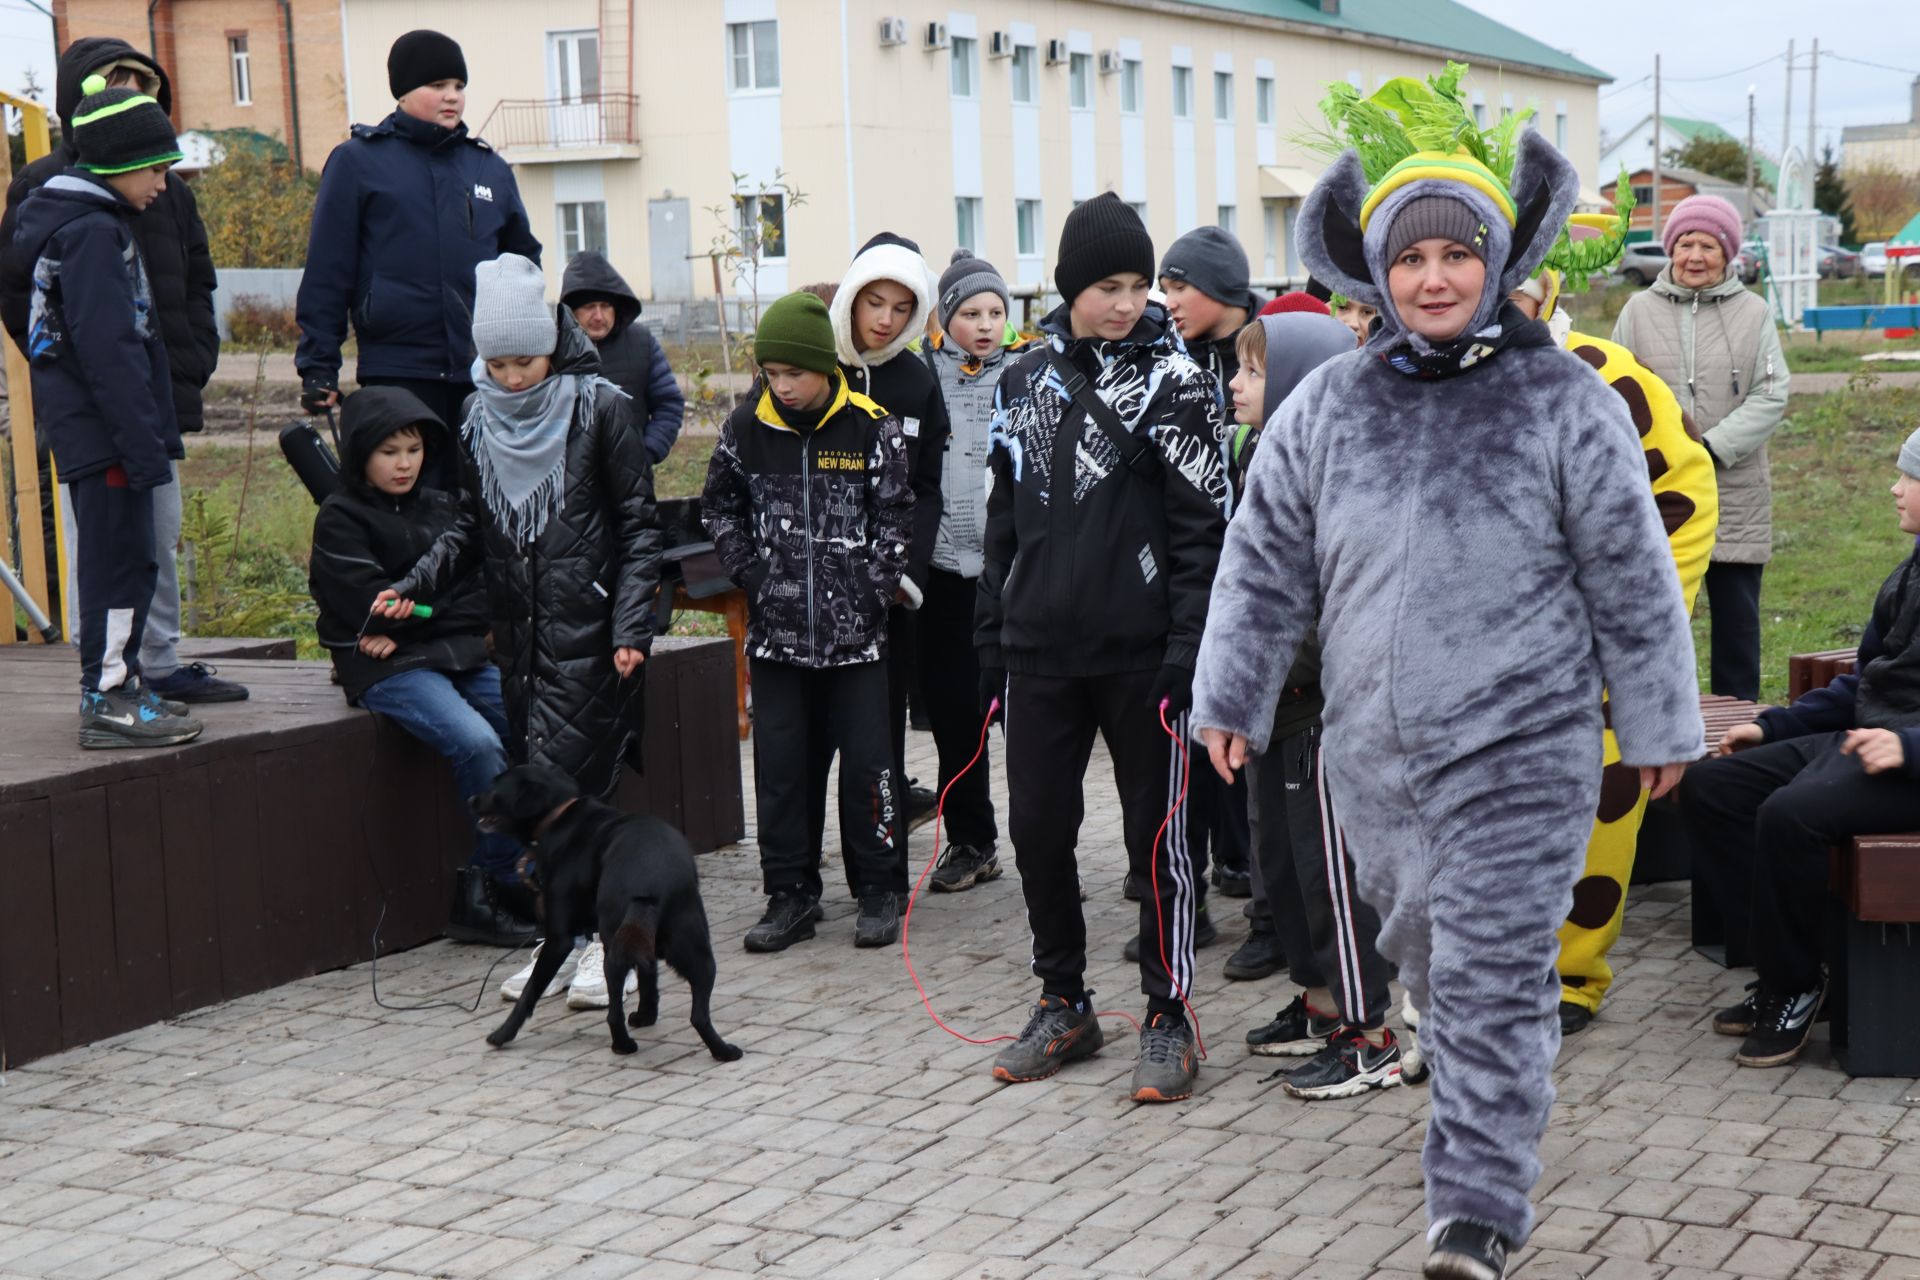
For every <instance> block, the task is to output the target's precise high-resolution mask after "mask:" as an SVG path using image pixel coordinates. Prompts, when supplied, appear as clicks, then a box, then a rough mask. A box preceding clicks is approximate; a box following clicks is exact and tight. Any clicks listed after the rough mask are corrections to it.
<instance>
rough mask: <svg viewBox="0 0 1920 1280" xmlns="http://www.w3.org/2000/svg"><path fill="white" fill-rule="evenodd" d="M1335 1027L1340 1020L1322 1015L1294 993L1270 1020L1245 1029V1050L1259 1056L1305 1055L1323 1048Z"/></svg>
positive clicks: (1297, 1056)
mask: <svg viewBox="0 0 1920 1280" xmlns="http://www.w3.org/2000/svg"><path fill="white" fill-rule="evenodd" d="M1338 1030H1340V1019H1338V1018H1327V1017H1322V1016H1321V1015H1320V1014H1317V1013H1315V1012H1314V1011H1313V1010H1312V1009H1310V1008H1308V1007H1307V998H1306V997H1305V996H1295V997H1294V998H1293V1003H1292V1004H1290V1005H1288V1006H1287V1007H1286V1008H1284V1009H1282V1010H1281V1011H1280V1012H1279V1013H1278V1014H1276V1015H1275V1016H1274V1019H1273V1021H1272V1022H1269V1023H1268V1024H1267V1025H1266V1026H1264V1027H1255V1028H1254V1029H1253V1030H1251V1031H1249V1032H1247V1049H1248V1051H1249V1052H1252V1053H1257V1054H1259V1055H1260V1056H1261V1057H1263V1058H1305V1057H1309V1056H1311V1055H1313V1054H1316V1053H1319V1052H1320V1051H1321V1050H1322V1049H1324V1048H1326V1047H1327V1042H1328V1041H1329V1040H1331V1039H1332V1038H1333V1034H1334V1032H1336V1031H1338Z"/></svg>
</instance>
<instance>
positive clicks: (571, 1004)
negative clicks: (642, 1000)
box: [567, 936, 640, 1009]
mask: <svg viewBox="0 0 1920 1280" xmlns="http://www.w3.org/2000/svg"><path fill="white" fill-rule="evenodd" d="M575 958H576V960H577V961H578V967H577V968H575V969H574V971H573V983H572V985H571V986H569V987H568V988H567V1008H569V1009H604V1008H606V1007H607V949H606V948H605V947H603V946H601V945H600V939H599V938H598V937H597V936H596V937H595V938H594V939H593V940H592V941H591V942H589V943H587V945H586V946H585V947H583V948H581V949H580V950H579V951H578V952H577V953H575ZM639 993H640V975H639V974H637V973H635V972H633V971H632V970H628V971H627V994H628V995H629V996H634V995H638V994H639Z"/></svg>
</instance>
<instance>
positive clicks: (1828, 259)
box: [1820, 244, 1860, 280]
mask: <svg viewBox="0 0 1920 1280" xmlns="http://www.w3.org/2000/svg"><path fill="white" fill-rule="evenodd" d="M1820 274H1821V275H1822V276H1825V277H1826V278H1828V279H1831V280H1845V279H1848V278H1850V277H1852V276H1857V275H1859V274H1860V255H1859V254H1857V253H1855V252H1854V251H1853V250H1851V249H1842V248H1841V247H1840V246H1839V245H1837V244H1823V245H1821V246H1820Z"/></svg>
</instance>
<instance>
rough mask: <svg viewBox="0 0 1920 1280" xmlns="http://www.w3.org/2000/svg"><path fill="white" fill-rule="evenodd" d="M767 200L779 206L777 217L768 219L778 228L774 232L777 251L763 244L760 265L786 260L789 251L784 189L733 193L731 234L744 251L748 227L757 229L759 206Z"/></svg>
mask: <svg viewBox="0 0 1920 1280" xmlns="http://www.w3.org/2000/svg"><path fill="white" fill-rule="evenodd" d="M769 201H771V202H772V203H774V204H775V205H777V206H779V210H780V216H779V217H778V218H769V219H768V221H769V222H772V223H773V224H774V225H775V226H777V227H778V228H779V230H778V232H776V236H777V239H776V241H775V246H776V249H777V252H776V251H774V250H769V249H767V248H766V247H765V246H764V245H763V246H762V247H761V250H760V262H761V264H762V265H765V264H766V263H769V262H785V261H786V260H787V254H788V253H789V252H790V251H791V250H790V247H789V244H788V240H787V196H786V193H785V192H784V191H736V192H734V193H733V234H734V236H735V238H736V239H738V240H739V241H740V246H741V251H742V252H745V251H746V249H747V247H748V246H747V235H748V230H747V229H748V227H749V226H751V227H752V228H754V230H755V231H756V232H757V231H758V229H759V224H760V206H761V205H762V204H763V203H766V202H769ZM749 219H751V221H749Z"/></svg>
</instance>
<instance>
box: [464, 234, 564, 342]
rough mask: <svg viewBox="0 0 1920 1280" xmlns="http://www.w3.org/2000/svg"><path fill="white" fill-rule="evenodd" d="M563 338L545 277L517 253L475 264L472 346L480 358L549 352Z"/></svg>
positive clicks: (505, 254)
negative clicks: (550, 303) (554, 315)
mask: <svg viewBox="0 0 1920 1280" xmlns="http://www.w3.org/2000/svg"><path fill="white" fill-rule="evenodd" d="M559 340H560V335H559V330H558V329H556V328H555V326H554V321H553V308H552V307H550V306H548V305H547V278H546V277H545V276H543V275H541V274H540V268H539V267H537V266H535V265H534V264H533V262H532V261H531V260H529V259H527V258H523V257H521V256H520V255H519V254H517V253H503V254H501V255H500V256H499V257H497V258H495V259H494V260H493V261H492V262H483V263H481V264H480V265H479V266H477V267H475V268H474V269H473V346H474V350H475V351H476V352H477V353H478V354H479V356H480V358H481V359H482V360H495V359H498V358H500V357H501V356H550V355H552V354H553V349H554V347H555V345H557V344H558V342H559Z"/></svg>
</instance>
